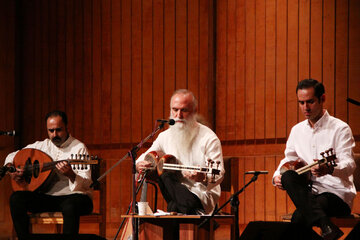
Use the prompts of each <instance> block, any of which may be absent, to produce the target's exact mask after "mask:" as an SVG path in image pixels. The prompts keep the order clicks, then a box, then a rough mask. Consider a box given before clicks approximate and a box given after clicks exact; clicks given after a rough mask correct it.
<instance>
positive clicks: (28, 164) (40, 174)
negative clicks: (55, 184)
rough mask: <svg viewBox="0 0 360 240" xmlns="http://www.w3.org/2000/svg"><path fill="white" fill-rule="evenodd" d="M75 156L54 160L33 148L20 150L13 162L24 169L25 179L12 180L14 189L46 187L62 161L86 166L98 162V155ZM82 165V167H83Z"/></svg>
mask: <svg viewBox="0 0 360 240" xmlns="http://www.w3.org/2000/svg"><path fill="white" fill-rule="evenodd" d="M72 157H73V158H70V159H63V160H59V161H53V159H52V158H51V157H50V156H49V155H47V154H46V153H44V152H42V151H40V150H37V149H33V148H25V149H22V150H20V151H19V152H18V153H17V154H16V155H15V157H14V161H13V164H14V166H15V167H16V168H18V169H21V170H23V181H22V182H21V183H18V182H16V181H15V180H12V182H11V184H12V188H13V190H14V191H35V190H39V189H43V188H46V186H47V183H48V182H49V181H51V179H50V178H51V177H50V176H51V175H52V172H53V171H52V170H54V169H55V168H56V167H55V165H56V164H57V163H59V162H60V161H66V162H68V163H69V164H71V165H74V164H76V165H79V166H81V167H82V168H84V166H85V165H88V164H98V159H97V157H96V158H94V157H90V156H85V155H77V154H75V155H72ZM81 167H80V168H81Z"/></svg>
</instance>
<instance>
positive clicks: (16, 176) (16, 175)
mask: <svg viewBox="0 0 360 240" xmlns="http://www.w3.org/2000/svg"><path fill="white" fill-rule="evenodd" d="M6 166H7V167H10V166H12V164H9V163H8V164H6ZM8 173H9V175H10V177H11V179H12V180H14V181H15V182H17V183H22V182H24V176H23V175H24V169H20V168H17V169H16V172H8Z"/></svg>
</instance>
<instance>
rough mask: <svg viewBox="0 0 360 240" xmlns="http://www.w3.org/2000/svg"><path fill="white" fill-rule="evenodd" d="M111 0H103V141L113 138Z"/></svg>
mask: <svg viewBox="0 0 360 240" xmlns="http://www.w3.org/2000/svg"><path fill="white" fill-rule="evenodd" d="M111 8H112V6H111V0H102V1H101V59H102V60H101V124H102V130H103V136H102V137H103V138H102V143H109V142H110V139H111V105H112V102H111V88H112V85H111V84H112V76H111V70H112V65H111V52H112V45H111V19H112V14H111Z"/></svg>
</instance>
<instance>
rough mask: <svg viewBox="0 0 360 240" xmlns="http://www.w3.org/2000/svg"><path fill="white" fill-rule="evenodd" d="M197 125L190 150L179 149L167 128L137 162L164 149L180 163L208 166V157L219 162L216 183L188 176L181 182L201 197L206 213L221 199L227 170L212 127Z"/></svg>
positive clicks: (218, 141)
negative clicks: (204, 181) (151, 153)
mask: <svg viewBox="0 0 360 240" xmlns="http://www.w3.org/2000/svg"><path fill="white" fill-rule="evenodd" d="M197 125H198V127H197V128H196V129H195V130H194V131H198V133H197V135H196V136H195V138H194V140H193V142H192V145H191V150H190V151H188V152H183V151H179V150H178V148H177V141H176V139H172V138H171V137H170V136H169V130H166V131H164V132H162V133H160V134H159V136H158V138H157V139H156V140H155V141H154V143H153V144H152V146H151V147H150V148H149V149H148V150H147V151H146V152H145V153H144V154H142V155H141V156H140V157H139V158H138V159H137V162H139V161H142V160H143V159H144V157H145V155H146V154H147V153H148V152H150V151H162V152H164V153H165V154H171V155H173V156H175V157H176V158H177V160H178V161H179V164H182V165H187V166H202V167H206V166H207V165H206V163H207V160H208V159H211V160H213V161H215V162H219V163H220V164H219V170H221V171H220V175H218V176H217V177H216V178H215V182H214V183H208V184H203V183H200V182H195V181H192V180H189V179H187V178H182V182H181V183H182V184H183V185H184V186H186V187H187V188H188V189H189V191H190V192H192V193H194V194H195V195H196V196H198V197H199V199H200V201H201V203H202V205H203V207H204V210H205V213H206V214H209V213H211V212H212V211H213V210H214V208H215V205H216V204H217V202H218V201H219V198H220V194H221V188H220V183H221V181H222V180H223V177H224V173H225V170H224V164H223V157H222V149H221V143H220V140H219V139H218V137H217V136H216V134H215V133H214V132H213V131H212V130H211V129H210V128H208V127H206V126H204V125H202V124H199V123H198V124H197Z"/></svg>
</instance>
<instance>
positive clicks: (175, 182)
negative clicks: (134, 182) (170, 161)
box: [136, 89, 225, 214]
mask: <svg viewBox="0 0 360 240" xmlns="http://www.w3.org/2000/svg"><path fill="white" fill-rule="evenodd" d="M196 117H197V101H196V99H195V96H194V95H193V93H192V92H190V91H189V90H186V89H180V90H177V91H175V92H174V94H173V95H172V97H171V101H170V118H172V119H174V120H175V125H174V126H170V128H169V129H167V130H166V131H164V132H162V133H160V134H159V136H158V138H157V139H156V140H155V141H154V143H153V144H152V146H151V147H150V148H149V149H148V150H147V151H146V152H145V153H144V154H142V155H141V156H140V157H139V158H138V159H137V161H136V169H137V170H138V171H140V170H142V169H146V168H149V167H150V166H151V163H149V162H148V161H145V160H144V158H145V156H146V155H147V154H148V153H149V152H151V151H158V152H163V153H165V154H171V155H173V156H174V157H176V159H177V163H178V164H180V165H185V166H201V167H207V166H208V161H209V160H211V161H213V162H214V163H215V164H214V166H213V167H217V168H218V169H219V170H220V174H219V175H217V176H216V177H215V179H212V180H214V181H211V177H210V176H207V175H206V174H205V173H200V172H195V171H185V170H182V171H181V172H178V173H179V174H176V173H174V172H166V171H165V172H164V173H163V174H162V175H161V176H160V178H159V179H158V184H159V187H160V190H161V193H162V194H163V197H164V199H165V200H166V202H167V204H168V205H167V211H168V212H179V213H184V214H210V213H211V212H212V211H213V210H214V208H215V205H216V204H217V202H218V200H219V197H220V193H221V189H220V183H221V181H222V180H223V177H224V173H225V170H224V165H223V157H222V149H221V143H220V140H219V139H218V137H217V136H216V134H215V133H214V132H213V131H212V130H211V129H210V128H208V127H206V126H204V125H202V124H200V123H198V122H197V121H196Z"/></svg>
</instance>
